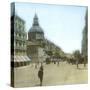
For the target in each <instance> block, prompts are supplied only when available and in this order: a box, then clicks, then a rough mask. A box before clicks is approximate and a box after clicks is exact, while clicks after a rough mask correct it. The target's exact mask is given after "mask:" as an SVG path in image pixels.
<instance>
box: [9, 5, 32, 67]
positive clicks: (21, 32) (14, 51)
mask: <svg viewBox="0 0 90 90" xmlns="http://www.w3.org/2000/svg"><path fill="white" fill-rule="evenodd" d="M26 39H27V33H26V31H25V21H24V20H23V19H22V18H21V17H19V16H18V15H17V14H15V4H14V3H13V4H12V10H11V66H12V67H19V66H25V65H28V64H29V63H30V61H31V58H29V57H28V56H27V54H26V46H27V45H26Z"/></svg>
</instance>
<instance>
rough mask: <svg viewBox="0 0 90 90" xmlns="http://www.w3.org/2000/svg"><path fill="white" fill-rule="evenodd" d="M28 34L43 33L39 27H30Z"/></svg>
mask: <svg viewBox="0 0 90 90" xmlns="http://www.w3.org/2000/svg"><path fill="white" fill-rule="evenodd" d="M29 32H40V33H44V32H43V30H42V28H41V27H40V26H32V27H31V28H30V30H29Z"/></svg>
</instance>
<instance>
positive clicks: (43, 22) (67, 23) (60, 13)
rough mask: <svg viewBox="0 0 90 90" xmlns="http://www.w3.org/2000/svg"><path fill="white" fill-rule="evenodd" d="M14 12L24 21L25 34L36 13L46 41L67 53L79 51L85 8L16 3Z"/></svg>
mask: <svg viewBox="0 0 90 90" xmlns="http://www.w3.org/2000/svg"><path fill="white" fill-rule="evenodd" d="M15 11H16V14H17V15H18V16H20V17H21V18H22V19H24V20H25V22H26V31H27V32H28V31H29V29H30V28H31V26H32V23H33V17H34V15H35V13H36V14H37V16H38V18H39V24H40V26H41V27H42V28H43V31H44V33H45V37H46V38H47V39H49V40H51V41H52V42H54V43H55V44H56V45H58V46H60V47H61V48H62V50H64V52H67V53H72V52H73V51H74V50H76V49H79V50H81V41H82V30H83V28H84V26H85V12H86V7H81V6H63V5H48V4H32V3H16V4H15Z"/></svg>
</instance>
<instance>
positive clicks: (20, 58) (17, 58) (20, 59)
mask: <svg viewBox="0 0 90 90" xmlns="http://www.w3.org/2000/svg"><path fill="white" fill-rule="evenodd" d="M28 61H31V59H30V58H29V57H28V56H26V55H25V56H14V62H28Z"/></svg>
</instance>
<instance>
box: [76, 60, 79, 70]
mask: <svg viewBox="0 0 90 90" xmlns="http://www.w3.org/2000/svg"><path fill="white" fill-rule="evenodd" d="M78 64H79V60H76V65H77V69H78V68H79V67H78Z"/></svg>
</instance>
